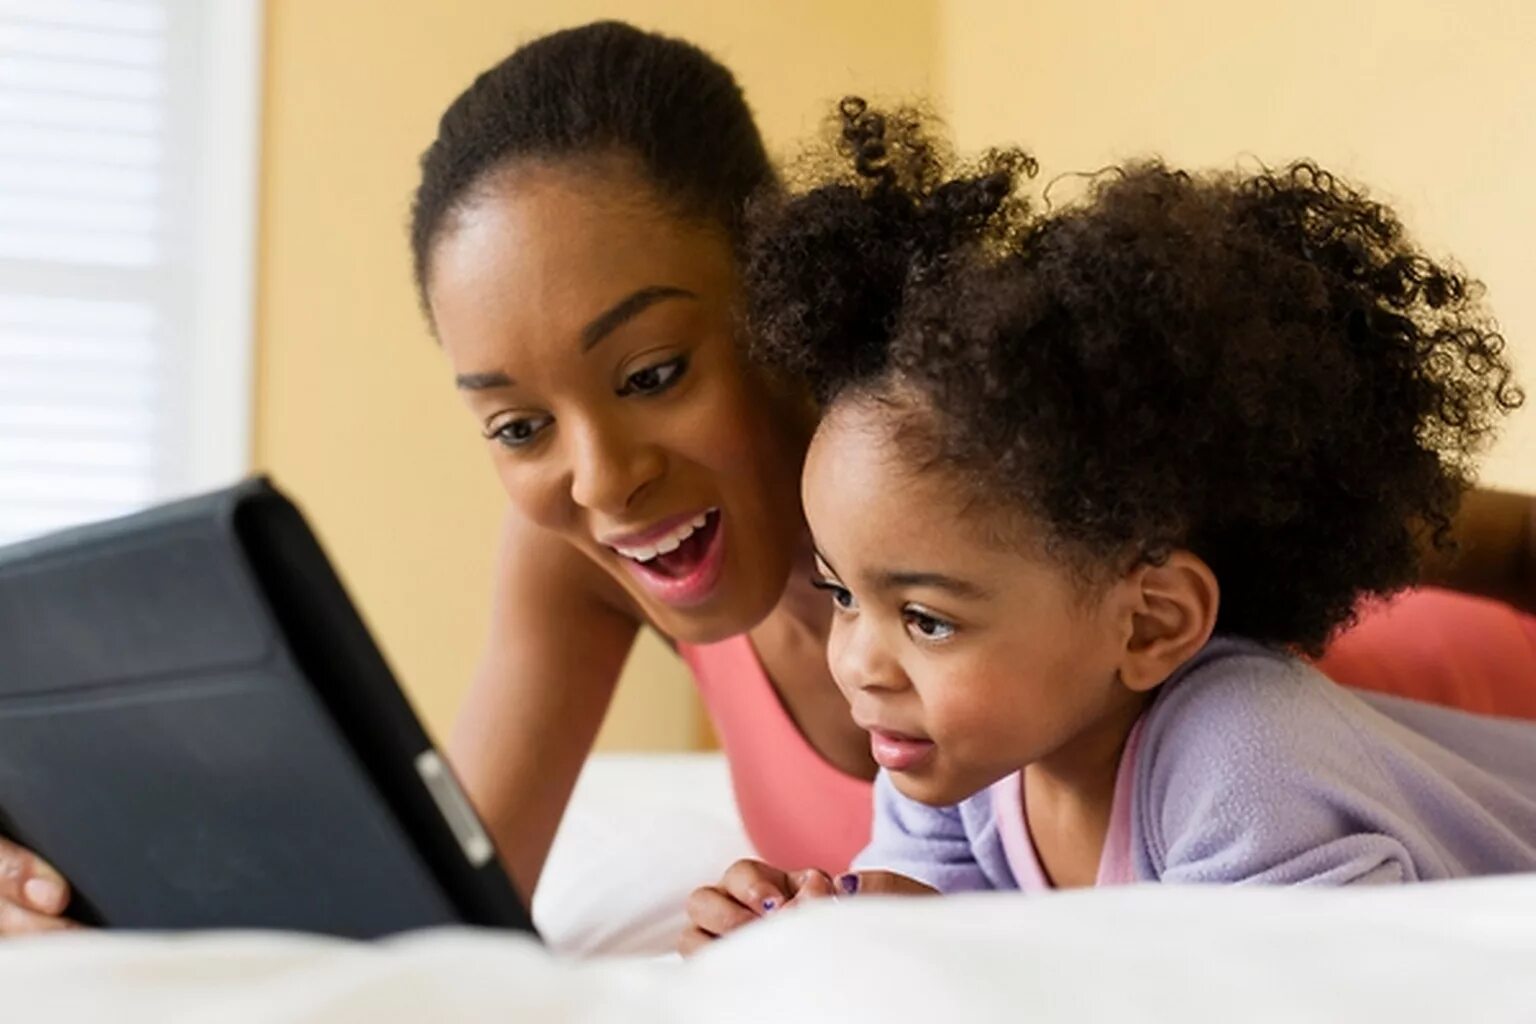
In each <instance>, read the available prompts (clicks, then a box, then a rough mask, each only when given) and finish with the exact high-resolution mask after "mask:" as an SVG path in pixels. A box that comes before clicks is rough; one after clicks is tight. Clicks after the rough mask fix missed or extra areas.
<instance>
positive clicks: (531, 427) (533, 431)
mask: <svg viewBox="0 0 1536 1024" xmlns="http://www.w3.org/2000/svg"><path fill="white" fill-rule="evenodd" d="M553 420H554V417H552V416H522V417H519V418H518V419H515V420H507V421H506V422H504V423H502V424H501V425H500V426H496V427H492V428H491V430H490V431H489V432H488V433H487V434H486V435H485V436H486V438H487V439H490V440H494V441H496V442H497V443H498V444H500V445H501V446H502V447H503V448H524V447H527V446H528V445H529V444H532V443H533V442H534V441H535V440H537V438H538V436H539V434H540V433H542V432H543V430H544V428H545V427H547V426H549V424H550V423H551V422H553Z"/></svg>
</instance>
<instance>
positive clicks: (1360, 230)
mask: <svg viewBox="0 0 1536 1024" xmlns="http://www.w3.org/2000/svg"><path fill="white" fill-rule="evenodd" d="M842 117H843V122H844V123H843V133H842V139H841V147H840V148H841V152H842V154H843V155H844V157H846V158H847V163H848V164H849V165H850V166H849V168H848V169H847V170H846V171H839V172H837V173H834V174H833V175H832V176H830V177H826V176H825V174H823V178H822V180H820V181H819V182H818V183H817V184H815V185H814V187H811V188H809V189H806V190H803V191H800V192H798V193H791V194H790V195H788V196H787V197H782V198H780V199H778V200H776V201H772V202H769V203H766V204H765V206H764V208H762V209H759V210H758V211H757V224H756V231H755V237H754V241H753V243H752V246H751V248H750V250H749V261H748V265H747V286H748V290H749V303H750V311H751V314H752V318H753V321H754V323H753V328H754V335H755V338H756V340H757V341H758V343H759V345H760V354H761V355H762V357H763V358H764V360H765V361H766V362H767V363H768V364H769V365H770V366H773V367H775V368H777V369H778V370H780V371H784V372H789V373H792V374H794V375H797V376H800V377H803V378H804V379H806V380H807V381H809V382H811V384H812V386H813V387H814V388H815V390H816V391H817V393H818V396H819V398H820V400H821V403H822V408H823V418H822V421H821V424H820V427H819V429H818V430H817V432H816V434H815V436H814V439H813V441H812V443H811V447H810V450H809V453H808V456H807V460H806V464H805V470H804V476H803V484H802V495H803V499H804V504H805V509H806V515H807V519H808V522H809V524H810V527H811V532H812V534H813V537H814V543H815V547H816V553H817V559H818V574H819V579H818V581H817V585H818V586H820V587H821V588H822V589H824V590H825V591H827V592H828V593H829V595H830V597H831V601H832V603H833V606H834V609H835V611H834V619H833V626H832V631H831V637H830V641H829V647H828V659H829V663H830V665H831V668H832V672H833V675H834V676H835V678H836V681H837V684H838V686H839V688H840V689H841V690H842V693H843V696H844V697H845V698H846V699H847V700H848V703H849V706H850V709H851V712H852V717H853V719H854V721H855V722H856V723H857V724H858V725H859V726H860V727H862V728H863V729H865V730H866V731H867V732H868V734H869V738H870V747H871V751H872V753H873V755H874V758H875V760H876V761H877V762H878V763H879V764H880V766H881V768H882V771H881V774H880V777H879V779H878V781H877V783H876V822H875V830H874V837H873V841H872V843H871V845H870V846H869V847H868V848H867V849H866V850H865V851H864V853H863V854H862V855H861V856H860V857H859V858H858V861H857V865H858V866H859V867H860V868H864V869H877V870H879V871H883V872H890V873H892V874H880V875H869V874H851V875H846V876H843V877H842V878H840V879H839V880H838V885H839V886H840V887H841V889H842V891H843V892H845V893H852V892H856V891H859V887H860V885H861V884H862V885H863V886H864V888H865V891H868V890H869V889H870V888H872V887H874V886H878V887H879V888H881V889H883V890H890V891H899V890H902V889H907V890H915V891H926V890H927V889H933V890H938V891H940V892H954V891H960V890H974V889H1013V888H1021V889H1024V890H1026V891H1038V890H1044V889H1048V888H1052V887H1069V886H1086V885H1096V884H1097V885H1105V884H1117V883H1126V882H1132V881H1152V880H1157V881H1168V882H1261V883H1275V884H1304V883H1310V884H1328V885H1337V884H1347V883H1356V882H1408V881H1417V880H1426V879H1440V878H1453V877H1460V876H1466V875H1479V874H1488V873H1496V872H1512V871H1523V870H1536V725H1533V724H1531V723H1528V722H1518V721H1515V720H1513V719H1498V718H1492V717H1480V716H1476V715H1472V714H1468V713H1465V712H1461V711H1454V710H1447V709H1443V708H1439V707H1434V706H1431V705H1428V704H1422V703H1417V702H1413V701H1408V700H1405V699H1402V698H1394V697H1386V696H1379V695H1369V694H1363V693H1356V692H1353V691H1349V690H1346V689H1343V688H1341V687H1340V686H1338V685H1336V684H1334V683H1332V682H1330V681H1329V680H1328V679H1327V678H1325V677H1324V676H1323V675H1322V674H1320V673H1319V672H1318V671H1317V670H1316V669H1314V668H1313V667H1312V666H1311V665H1310V664H1309V662H1308V661H1307V660H1305V656H1306V655H1310V654H1315V653H1316V652H1318V651H1319V650H1320V649H1321V648H1322V647H1323V645H1324V643H1325V642H1326V641H1327V640H1328V638H1329V637H1330V635H1331V634H1333V633H1334V631H1335V630H1337V629H1338V628H1339V627H1340V626H1341V625H1343V624H1345V623H1346V622H1348V620H1349V618H1350V615H1351V612H1352V610H1353V609H1354V608H1355V607H1356V606H1357V605H1358V604H1359V602H1360V600H1361V599H1362V597H1365V596H1368V595H1373V594H1387V593H1391V592H1393V591H1396V590H1399V589H1401V588H1403V587H1405V586H1407V585H1409V584H1410V583H1411V582H1412V581H1413V580H1414V579H1415V575H1416V572H1417V570H1418V566H1419V562H1420V558H1421V555H1422V553H1423V552H1424V550H1425V548H1426V547H1433V546H1435V545H1442V544H1443V542H1444V538H1445V535H1446V529H1447V526H1448V524H1449V523H1450V521H1451V517H1452V515H1453V514H1454V513H1455V511H1456V507H1457V502H1458V500H1459V497H1460V495H1461V494H1462V492H1463V491H1464V490H1465V488H1466V487H1467V486H1468V484H1469V479H1470V471H1471V464H1472V456H1473V454H1474V452H1476V451H1477V450H1478V449H1479V448H1480V447H1481V446H1482V445H1483V444H1484V442H1486V441H1487V440H1488V438H1489V436H1490V434H1491V431H1492V429H1493V427H1494V425H1495V423H1496V421H1497V420H1498V418H1499V417H1500V416H1501V415H1502V414H1503V413H1505V412H1506V411H1508V410H1509V409H1511V408H1513V407H1515V406H1516V405H1518V404H1519V403H1520V401H1521V396H1520V394H1519V392H1518V390H1517V389H1516V388H1515V387H1514V385H1513V384H1512V382H1511V375H1510V370H1509V367H1508V365H1507V363H1506V361H1505V359H1504V357H1503V355H1502V348H1503V342H1502V339H1501V338H1500V337H1499V336H1498V334H1497V333H1495V330H1494V327H1493V324H1492V322H1491V320H1490V319H1489V318H1488V316H1487V315H1486V313H1485V312H1484V310H1483V309H1482V307H1481V306H1480V304H1479V302H1478V294H1479V289H1478V287H1477V285H1476V284H1475V283H1473V282H1471V281H1468V280H1466V279H1465V278H1463V277H1462V276H1460V275H1459V274H1458V273H1456V272H1455V271H1453V270H1451V269H1448V268H1446V267H1445V266H1443V265H1440V264H1437V263H1434V262H1432V261H1430V260H1429V259H1428V258H1426V257H1425V256H1424V255H1423V254H1422V253H1421V252H1420V251H1419V250H1417V249H1416V248H1415V247H1413V245H1412V244H1411V243H1410V242H1409V241H1408V240H1407V239H1406V238H1405V236H1404V233H1403V229H1402V227H1401V225H1400V224H1399V222H1398V219H1397V218H1396V216H1395V215H1394V214H1393V213H1392V211H1390V210H1388V209H1387V208H1385V207H1383V206H1381V205H1380V204H1378V203H1375V202H1372V201H1370V200H1369V199H1367V198H1366V197H1365V196H1364V195H1363V194H1361V193H1360V192H1358V191H1356V190H1354V189H1353V188H1351V187H1349V186H1348V185H1345V184H1344V183H1342V182H1340V181H1339V180H1338V179H1336V178H1334V177H1333V176H1332V175H1330V174H1329V173H1328V172H1326V171H1324V170H1322V169H1320V168H1318V167H1316V166H1315V165H1313V164H1310V163H1300V164H1296V165H1293V166H1291V167H1289V168H1287V169H1284V170H1281V171H1276V172H1269V171H1265V172H1262V173H1257V174H1252V175H1240V174H1236V173H1225V174H1190V173H1185V172H1181V171H1175V170H1171V169H1169V168H1168V167H1166V166H1165V165H1163V164H1161V163H1158V162H1144V163H1135V164H1130V165H1127V166H1124V167H1121V168H1118V169H1116V170H1115V171H1114V172H1113V173H1112V174H1104V175H1099V176H1097V177H1096V178H1095V180H1094V182H1093V183H1092V184H1091V186H1089V188H1088V191H1087V196H1086V198H1085V199H1084V200H1083V201H1081V202H1078V203H1074V204H1071V205H1068V206H1065V207H1062V208H1059V209H1050V210H1047V211H1046V212H1044V213H1039V214H1037V213H1035V212H1034V211H1032V209H1031V208H1030V207H1029V205H1028V204H1027V203H1026V202H1025V200H1024V199H1023V198H1022V197H1021V196H1020V195H1019V193H1018V191H1017V185H1018V182H1019V178H1020V177H1021V176H1022V175H1025V174H1032V173H1033V171H1034V164H1033V162H1032V161H1031V160H1030V159H1029V158H1027V157H1025V156H1024V155H1022V154H1020V153H1016V152H1012V153H1007V152H1005V153H994V154H991V155H990V156H989V157H988V158H987V159H986V160H985V161H984V162H983V163H982V165H981V166H980V167H978V168H973V169H972V170H971V172H970V173H968V174H965V175H962V176H953V177H946V168H947V161H946V159H945V157H944V155H943V153H942V150H941V149H940V147H939V146H938V145H937V143H936V142H935V140H934V139H932V138H931V137H929V136H928V135H927V134H926V133H925V131H924V129H923V127H922V123H921V120H920V119H918V118H916V117H913V116H910V115H906V114H900V113H898V114H894V115H890V116H884V117H883V116H881V115H879V114H876V113H873V112H870V111H868V110H866V109H865V108H864V106H863V104H862V103H859V102H857V101H847V102H845V104H844V106H843V108H842ZM1530 685H1531V686H1532V687H1536V679H1532V680H1531V681H1530ZM903 880H908V881H903ZM829 891H832V885H831V883H830V882H829V880H828V879H827V878H826V876H824V875H822V874H820V873H818V872H805V873H800V874H795V875H788V874H785V873H784V872H782V871H779V870H777V869H775V868H770V867H768V866H766V865H761V864H757V863H755V862H744V863H743V864H741V865H738V866H737V867H735V868H733V869H732V871H731V872H730V873H729V874H728V875H727V876H726V879H725V880H724V881H723V882H722V883H721V884H720V885H719V886H716V887H712V888H709V889H704V890H700V891H699V892H698V893H695V895H694V897H693V899H692V901H691V904H690V913H691V916H692V919H693V925H694V927H693V929H692V930H691V931H690V933H689V934H688V935H685V939H684V946H685V948H686V947H692V946H695V945H698V944H699V943H701V942H703V941H707V939H708V938H710V937H711V936H714V935H719V934H721V933H723V932H725V931H728V930H730V929H731V928H733V927H736V926H737V925H739V924H741V923H744V922H746V921H749V920H751V919H753V918H754V917H756V916H759V915H760V914H762V913H764V912H771V911H772V910H774V909H776V908H777V907H778V906H779V905H781V903H782V901H784V900H786V899H789V898H794V897H798V896H800V895H802V893H804V894H807V895H815V894H824V893H826V892H829Z"/></svg>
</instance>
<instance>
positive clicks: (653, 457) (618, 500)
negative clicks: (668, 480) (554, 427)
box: [571, 424, 665, 516]
mask: <svg viewBox="0 0 1536 1024" xmlns="http://www.w3.org/2000/svg"><path fill="white" fill-rule="evenodd" d="M573 433H574V435H575V437H574V443H573V448H574V451H573V453H572V457H571V459H572V461H571V499H572V500H573V501H575V502H576V504H578V505H580V506H581V507H582V508H586V509H590V510H591V511H594V512H601V513H603V514H604V515H610V516H618V515H622V514H623V513H624V512H626V511H628V510H629V509H631V508H633V507H634V506H635V503H636V501H637V500H638V499H639V497H640V495H641V494H643V493H644V492H645V490H646V488H647V487H649V486H650V485H651V484H652V483H653V482H655V481H656V480H657V479H658V478H660V476H661V475H662V471H663V469H664V468H665V459H664V458H663V456H662V453H661V452H660V450H659V449H658V448H657V447H656V446H655V445H653V444H651V443H649V442H648V441H646V440H645V439H644V438H639V437H635V436H633V435H632V434H630V433H627V432H626V431H625V430H624V429H622V428H621V427H620V426H619V425H616V424H589V425H585V426H583V427H581V428H579V429H577V430H575V431H573Z"/></svg>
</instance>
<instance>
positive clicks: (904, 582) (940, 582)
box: [865, 569, 991, 601]
mask: <svg viewBox="0 0 1536 1024" xmlns="http://www.w3.org/2000/svg"><path fill="white" fill-rule="evenodd" d="M865 575H866V576H868V578H869V579H870V580H871V581H872V582H873V583H874V585H875V586H876V587H877V588H879V589H883V590H902V589H905V588H907V587H929V588H931V589H934V590H943V591H947V592H948V593H950V594H953V595H954V596H955V597H963V598H966V599H968V600H972V601H981V600H985V599H986V598H988V597H990V596H991V594H990V593H989V592H988V591H987V590H986V588H984V587H981V586H979V585H977V584H975V583H972V582H971V581H970V580H962V579H959V578H958V577H955V576H946V575H944V574H943V573H939V572H917V571H913V570H910V569H876V570H873V571H871V572H869V573H866V574H865Z"/></svg>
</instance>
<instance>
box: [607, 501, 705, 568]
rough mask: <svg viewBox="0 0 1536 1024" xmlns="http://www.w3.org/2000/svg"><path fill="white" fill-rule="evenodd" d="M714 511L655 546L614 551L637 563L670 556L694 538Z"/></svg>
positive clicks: (684, 525)
mask: <svg viewBox="0 0 1536 1024" xmlns="http://www.w3.org/2000/svg"><path fill="white" fill-rule="evenodd" d="M713 511H714V509H710V510H709V511H707V512H700V513H699V514H698V516H696V517H695V518H694V520H693V521H692V522H688V523H684V524H683V525H681V526H679V527H678V528H677V529H675V530H673V531H672V532H671V533H669V534H667V535H666V536H665V537H662V538H661V539H660V540H658V541H656V543H655V544H648V545H645V546H643V547H634V548H627V547H617V546H615V547H614V549H613V550H615V551H617V552H618V553H619V554H621V555H623V556H624V557H625V558H632V559H634V560H635V561H637V562H649V561H650V560H651V559H653V558H655V557H656V556H657V555H666V554H670V553H671V552H673V551H676V550H677V549H678V548H680V547H682V546H683V541H685V540H687V539H688V538H689V537H692V536H693V533H694V531H695V530H697V529H699V528H700V527H702V526H703V525H704V524H705V523H706V522H707V521H708V520H709V513H710V512H713Z"/></svg>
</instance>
